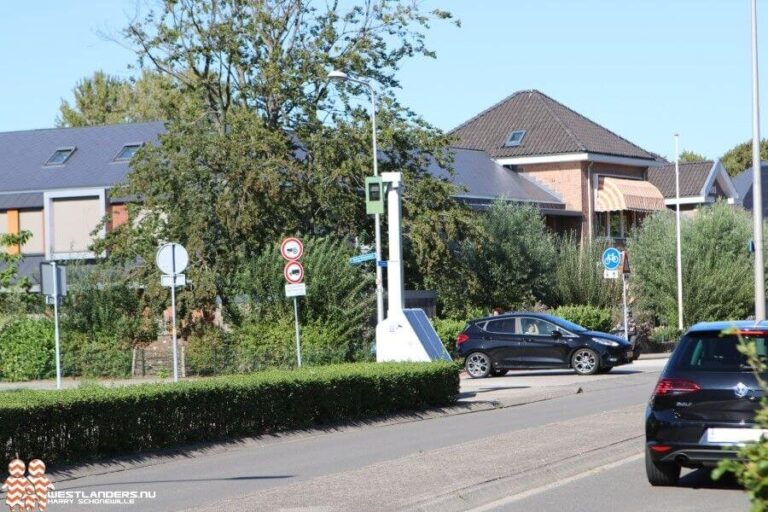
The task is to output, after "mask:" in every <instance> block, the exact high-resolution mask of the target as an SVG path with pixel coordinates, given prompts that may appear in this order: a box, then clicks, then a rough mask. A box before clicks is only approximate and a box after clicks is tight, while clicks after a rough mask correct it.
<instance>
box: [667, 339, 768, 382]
mask: <svg viewBox="0 0 768 512" xmlns="http://www.w3.org/2000/svg"><path fill="white" fill-rule="evenodd" d="M744 339H745V340H747V341H750V342H753V343H755V344H756V345H757V353H758V355H759V356H760V358H761V359H764V360H768V340H767V339H766V338H765V337H758V336H750V337H747V338H744ZM738 345H739V338H738V337H737V336H734V335H721V334H720V333H715V332H712V333H694V334H691V335H688V336H684V337H683V338H682V339H681V340H680V346H679V347H678V348H677V350H676V351H675V357H674V359H673V365H674V367H675V368H677V369H680V370H690V371H703V372H740V371H747V372H750V371H752V368H751V367H750V366H749V362H748V361H747V357H746V356H745V355H744V354H742V353H741V352H739V349H738Z"/></svg>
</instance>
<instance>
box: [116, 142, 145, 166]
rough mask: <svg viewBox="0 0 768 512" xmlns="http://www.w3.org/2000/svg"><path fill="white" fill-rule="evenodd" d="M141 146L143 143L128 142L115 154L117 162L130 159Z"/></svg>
mask: <svg viewBox="0 0 768 512" xmlns="http://www.w3.org/2000/svg"><path fill="white" fill-rule="evenodd" d="M140 147H141V144H126V145H125V146H123V149H121V150H120V151H119V152H118V153H117V155H115V162H123V161H126V160H130V159H131V158H133V155H135V154H136V152H137V151H138V150H139V148H140Z"/></svg>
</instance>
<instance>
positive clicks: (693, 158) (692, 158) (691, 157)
mask: <svg viewBox="0 0 768 512" xmlns="http://www.w3.org/2000/svg"><path fill="white" fill-rule="evenodd" d="M706 160H707V157H705V156H702V155H700V154H698V153H694V152H693V151H688V150H687V149H685V150H683V152H682V153H680V162H682V163H696V162H705V161H706Z"/></svg>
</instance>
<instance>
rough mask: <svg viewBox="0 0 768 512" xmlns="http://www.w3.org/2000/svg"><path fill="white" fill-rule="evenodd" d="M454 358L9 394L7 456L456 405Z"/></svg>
mask: <svg viewBox="0 0 768 512" xmlns="http://www.w3.org/2000/svg"><path fill="white" fill-rule="evenodd" d="M458 391H459V375H458V368H457V367H456V366H455V365H454V364H452V363H445V362H436V363H387V364H373V363H366V364H345V365H336V366H325V367H320V368H306V369H302V370H298V371H290V372H288V371H279V370H271V371H266V372H261V373H256V374H252V375H242V376H228V377H226V378H212V379H207V380H198V381H185V382H181V383H178V384H146V385H137V386H124V387H117V388H100V387H90V386H89V387H84V388H80V389H66V390H61V391H28V390H26V391H16V392H7V393H2V394H0V441H2V446H3V449H4V450H5V453H4V455H5V460H10V459H11V458H13V457H17V456H18V457H20V458H22V459H29V458H33V457H37V458H41V459H43V460H45V461H46V463H49V464H51V463H56V462H65V461H77V460H83V459H92V458H95V457H104V456H114V455H117V454H122V453H134V452H139V451H143V450H152V449H159V448H169V447H176V446H180V445H184V444H187V443H195V442H202V441H215V440H220V439H232V438H236V437H240V436H258V435H263V434H267V433H274V432H278V431H282V430H287V429H299V428H310V427H316V426H320V425H327V424H334V423H339V422H349V421H357V420H364V419H368V418H373V417H376V416H381V415H385V414H393V413H399V412H404V411H409V410H416V409H421V408H425V407H436V406H445V405H450V404H452V403H453V402H454V400H455V397H456V394H457V393H458Z"/></svg>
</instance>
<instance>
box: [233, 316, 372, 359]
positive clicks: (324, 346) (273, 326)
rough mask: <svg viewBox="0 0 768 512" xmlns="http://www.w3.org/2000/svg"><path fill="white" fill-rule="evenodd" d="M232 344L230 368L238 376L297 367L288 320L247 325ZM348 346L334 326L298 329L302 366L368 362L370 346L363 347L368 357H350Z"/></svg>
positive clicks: (292, 328) (292, 329) (292, 330)
mask: <svg viewBox="0 0 768 512" xmlns="http://www.w3.org/2000/svg"><path fill="white" fill-rule="evenodd" d="M234 340H235V341H234V348H233V350H234V356H233V359H234V360H233V368H234V370H235V371H237V372H252V371H255V370H263V369H265V368H293V367H295V366H296V365H297V359H296V331H295V326H294V322H293V321H292V320H290V319H288V318H280V319H278V320H275V321H264V322H252V323H249V324H246V325H244V326H242V327H240V328H238V329H236V330H235V333H234ZM351 345H352V344H350V343H349V342H345V341H344V337H343V334H342V332H341V329H340V328H337V327H334V326H333V325H329V324H326V323H323V322H317V321H314V322H308V323H306V324H305V325H302V326H301V361H302V365H309V366H313V365H321V364H334V363H342V362H345V361H348V360H350V359H355V360H365V359H370V357H371V355H370V354H371V351H370V348H371V346H372V345H371V344H367V345H366V346H367V347H368V349H367V353H366V351H365V350H361V351H360V353H350V348H351Z"/></svg>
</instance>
